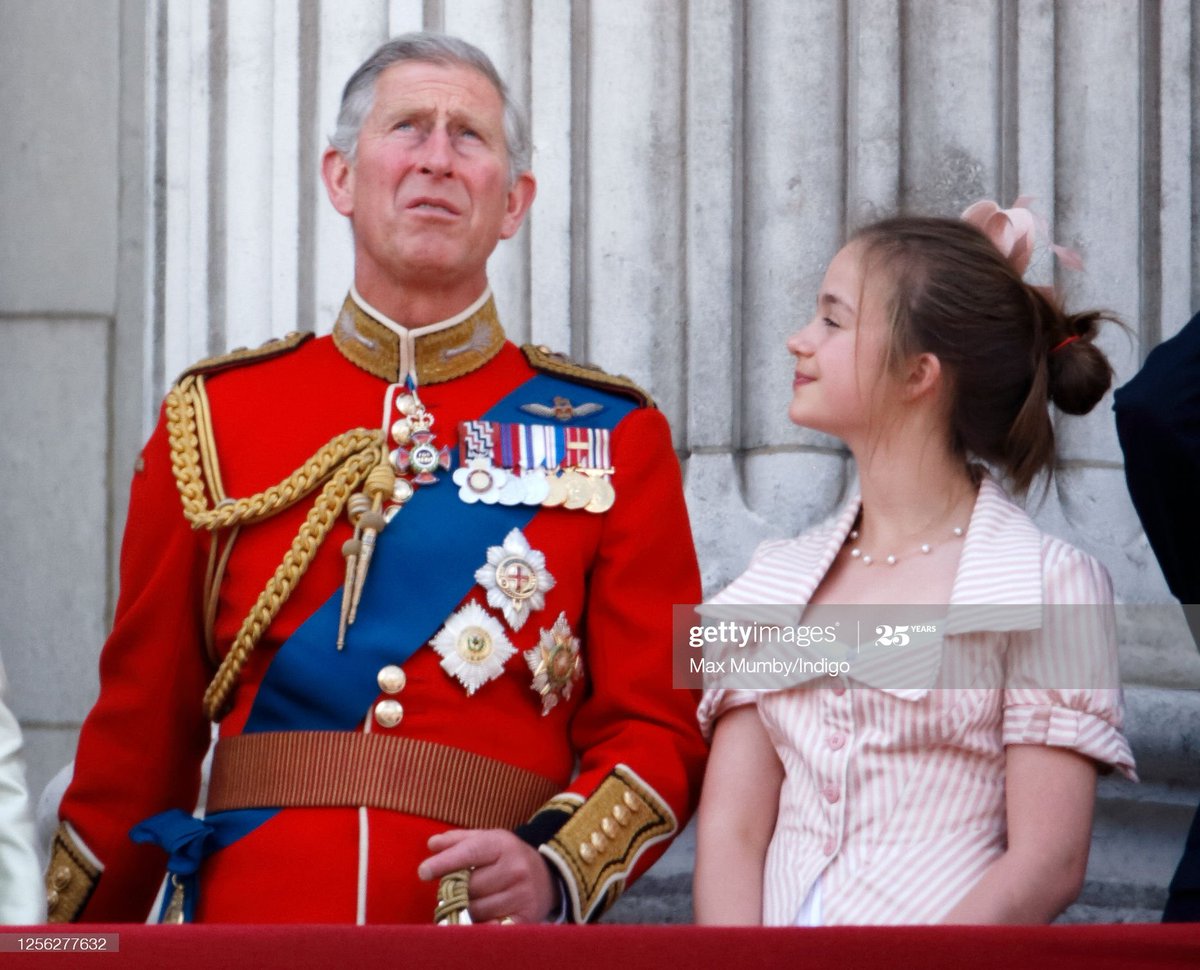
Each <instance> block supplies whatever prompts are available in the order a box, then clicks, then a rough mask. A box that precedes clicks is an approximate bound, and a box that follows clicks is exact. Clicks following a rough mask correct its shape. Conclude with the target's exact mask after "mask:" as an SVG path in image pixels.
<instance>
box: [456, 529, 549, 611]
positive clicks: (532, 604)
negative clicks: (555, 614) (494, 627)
mask: <svg viewBox="0 0 1200 970" xmlns="http://www.w3.org/2000/svg"><path fill="white" fill-rule="evenodd" d="M475 582H477V583H478V584H479V585H480V586H482V587H483V588H484V589H485V590H487V601H488V606H490V607H492V608H493V609H496V610H500V611H501V612H503V613H504V619H505V620H507V621H508V625H509V626H510V627H512V629H514V630H519V629H521V627H523V626H524V625H525V621H526V620H527V619H529V614H530V613H532V612H533V611H534V610H540V609H542V607H544V606H545V605H546V592H547V591H548V590H551V589H553V588H554V577H553V576H551V575H550V573H549V572H548V571H547V569H546V557H545V555H543V554H542V553H540V552H538V551H537V550H536V549H534V548H532V547H531V546H530V545H529V540H527V539H526V538H525V536H524V535H523V534H522V532H521V530H520V529H513V530H512V532H510V533H509V534H508V535H507V536H505V537H504V544H503V545H500V546H491V547H490V548H489V549H488V551H487V562H486V563H485V564H484V565H482V566H480V567H479V568H478V569H477V570H475Z"/></svg>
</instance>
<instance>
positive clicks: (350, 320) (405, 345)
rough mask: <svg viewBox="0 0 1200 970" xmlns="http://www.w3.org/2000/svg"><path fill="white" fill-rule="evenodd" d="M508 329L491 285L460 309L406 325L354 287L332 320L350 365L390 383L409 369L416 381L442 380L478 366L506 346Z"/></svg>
mask: <svg viewBox="0 0 1200 970" xmlns="http://www.w3.org/2000/svg"><path fill="white" fill-rule="evenodd" d="M504 340H505V337H504V328H503V327H501V326H500V318H499V317H498V316H497V314H496V302H495V300H493V299H492V291H491V288H490V287H489V288H488V289H486V290H484V292H483V295H482V296H481V297H480V298H479V299H478V300H476V301H475V302H474V303H473V304H471V306H469V307H467V308H466V309H465V310H464V311H463V312H462V313H460V314H458V315H457V316H454V317H451V318H450V319H449V320H443V321H441V322H440V323H434V324H430V325H429V326H427V327H415V328H413V329H411V330H410V329H406V328H404V327H402V326H400V325H399V324H397V323H395V322H394V321H392V320H388V319H387V317H384V316H383V314H381V313H379V312H378V311H376V310H375V309H374V308H373V307H371V306H370V305H369V304H367V303H366V301H365V300H363V299H362V298H361V297H359V296H358V294H357V293H355V292H354V290H353V289H352V290H351V291H350V293H349V294H347V296H346V302H345V303H343V304H342V312H341V313H339V314H338V318H337V322H336V323H335V324H334V325H333V342H334V345H335V346H336V347H337V349H338V350H339V351H341V353H342V355H343V356H344V357H345V358H346V359H347V360H349V361H350V362H351V363H352V364H355V365H356V366H358V367H361V368H362V369H363V370H365V371H367V372H368V373H370V374H374V375H375V376H376V377H380V378H382V379H383V380H385V381H387V382H389V383H397V382H401V381H403V380H404V378H405V377H406V376H407V374H408V372H409V371H410V370H411V371H412V372H413V373H415V374H416V378H417V384H418V386H420V385H423V384H439V383H441V382H443V381H449V380H453V379H454V378H456V377H462V376H463V375H464V374H469V373H471V371H474V370H478V369H479V368H480V367H482V366H483V365H484V364H486V363H487V362H488V361H489V360H491V359H492V358H493V357H495V356H496V354H498V353H499V352H500V348H501V347H503V346H504Z"/></svg>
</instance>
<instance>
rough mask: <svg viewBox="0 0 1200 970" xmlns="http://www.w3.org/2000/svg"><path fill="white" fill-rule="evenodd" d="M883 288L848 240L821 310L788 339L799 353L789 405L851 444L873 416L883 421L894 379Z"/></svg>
mask: <svg viewBox="0 0 1200 970" xmlns="http://www.w3.org/2000/svg"><path fill="white" fill-rule="evenodd" d="M874 275H875V278H876V280H878V279H879V278H880V274H878V273H876V274H874ZM881 289H882V287H881V286H880V285H878V284H872V283H871V282H870V281H867V280H865V279H864V272H863V258H862V246H861V244H859V243H854V242H852V243H850V244H849V245H847V246H845V247H843V248H842V250H841V251H840V252H839V253H838V254H837V255H836V256H835V257H834V258H833V262H831V263H830V264H829V268H828V269H827V270H826V271H825V279H824V280H823V281H822V283H821V290H820V292H819V293H818V295H817V308H816V313H815V314H814V316H813V318H812V319H811V320H810V321H809V322H808V324H807V325H805V326H804V327H803V328H801V329H800V330H798V331H797V332H796V333H794V334H792V336H791V338H790V339H789V340H788V343H787V346H788V350H789V351H791V353H792V354H793V355H794V356H795V358H796V376H795V379H794V380H793V382H792V402H791V405H790V406H789V408H788V417H790V418H791V419H792V421H794V422H795V423H796V424H799V425H803V426H804V427H806V428H813V429H814V430H816V431H824V432H826V433H827V434H832V435H836V436H837V437H839V438H841V439H842V440H843V441H845V442H846V443H847V444H851V445H853V444H854V442H855V441H856V440H863V439H864V436H866V435H867V434H868V433H869V430H870V428H871V426H872V424H873V423H875V426H876V427H878V419H879V418H880V417H881V416H882V415H883V413H884V409H885V407H886V406H887V405H888V403H889V399H890V398H891V397H892V394H891V392H892V391H893V390H894V389H895V384H896V382H895V380H894V379H893V378H891V377H890V376H889V375H888V374H886V373H885V369H884V361H885V359H886V351H887V343H888V325H887V319H886V311H885V306H886V299H885V298H886V296H887V294H886V293H881V292H879V291H880V290H881Z"/></svg>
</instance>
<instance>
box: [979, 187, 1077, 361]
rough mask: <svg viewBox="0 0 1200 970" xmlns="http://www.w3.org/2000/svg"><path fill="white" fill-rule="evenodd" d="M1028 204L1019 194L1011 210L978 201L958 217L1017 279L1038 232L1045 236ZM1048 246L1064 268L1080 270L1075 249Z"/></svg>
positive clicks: (1042, 224)
mask: <svg viewBox="0 0 1200 970" xmlns="http://www.w3.org/2000/svg"><path fill="white" fill-rule="evenodd" d="M1031 202H1033V199H1032V198H1031V197H1029V196H1025V195H1022V196H1021V197H1019V198H1018V199H1017V201H1016V202H1014V203H1013V204H1012V208H1010V209H1001V208H1000V206H998V205H997V204H996V203H995V202H993V201H992V200H991V199H981V200H980V201H978V202H976V203H975V204H974V205H970V206H967V208H966V209H965V210H963V214H962V216H961V218H962V220H963V221H964V222H969V223H970V224H971V225H973V226H974V227H975V228H976V229H978V230H979V231H980V232H982V233H983V234H984V235H985V236H987V237H988V239H989V240H991V243H992V245H993V246H995V247H996V249H997V250H999V252H1000V255H1001V256H1003V257H1004V259H1005V261H1006V262H1007V263H1008V264H1009V265H1010V266H1011V267H1012V268H1013V269H1014V270H1015V271H1016V273H1017V275H1018V276H1024V275H1025V270H1026V269H1028V268H1029V261H1030V259H1032V258H1033V247H1034V244H1035V243H1036V242H1037V236H1038V230H1039V229H1040V230H1041V231H1042V233H1043V234H1044V235H1046V236H1047V237H1049V229H1048V227H1047V225H1046V222H1045V220H1043V219H1039V218H1038V217H1037V216H1035V215H1034V214H1033V212H1032V211H1031V210H1030V209H1029V204H1030V203H1031ZM1049 246H1050V251H1051V252H1052V253H1054V255H1055V256H1057V257H1058V261H1059V262H1060V263H1062V264H1063V267H1064V268H1065V269H1073V270H1082V269H1083V260H1082V259H1080V257H1079V253H1077V252H1075V250H1073V249H1067V248H1066V247H1065V246H1059V245H1057V244H1056V243H1054V242H1051V243H1050V244H1049ZM1056 349H1057V348H1056Z"/></svg>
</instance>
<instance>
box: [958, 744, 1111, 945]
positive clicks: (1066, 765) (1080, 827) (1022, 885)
mask: <svg viewBox="0 0 1200 970" xmlns="http://www.w3.org/2000/svg"><path fill="white" fill-rule="evenodd" d="M1005 788H1006V792H1007V796H1006V797H1007V816H1008V850H1007V851H1006V852H1005V853H1004V855H1002V856H1001V857H1000V858H999V859H997V860H996V861H995V862H994V863H993V864H992V865H991V867H990V868H989V869H988V870H987V872H986V873H984V876H983V878H982V879H980V880H979V882H978V883H977V884H976V885H975V887H974V888H973V889H972V890H971V891H970V892H969V893H967V895H966V896H965V897H963V899H962V900H961V901H960V902H959V903H958V905H957V906H955V907H954V909H952V910H951V911H950V913H949V914H948V915H947V916H946V922H947V923H1049V922H1050V921H1051V920H1052V919H1054V917H1056V916H1057V915H1058V914H1059V913H1061V912H1062V911H1063V910H1064V909H1066V908H1067V907H1068V906H1070V905H1071V903H1073V902H1074V901H1075V899H1076V897H1077V896H1078V895H1079V891H1080V889H1082V888H1083V876H1084V871H1085V870H1086V869H1087V859H1088V847H1089V845H1090V844H1091V838H1092V808H1093V806H1094V803H1095V800H1096V767H1095V764H1094V763H1093V762H1092V761H1091V760H1090V759H1088V758H1085V757H1083V756H1082V755H1079V754H1077V753H1075V752H1074V751H1070V750H1067V749H1064V748H1051V747H1046V746H1044V745H1030V744H1015V745H1009V747H1008V748H1007V749H1006V768H1005Z"/></svg>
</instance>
